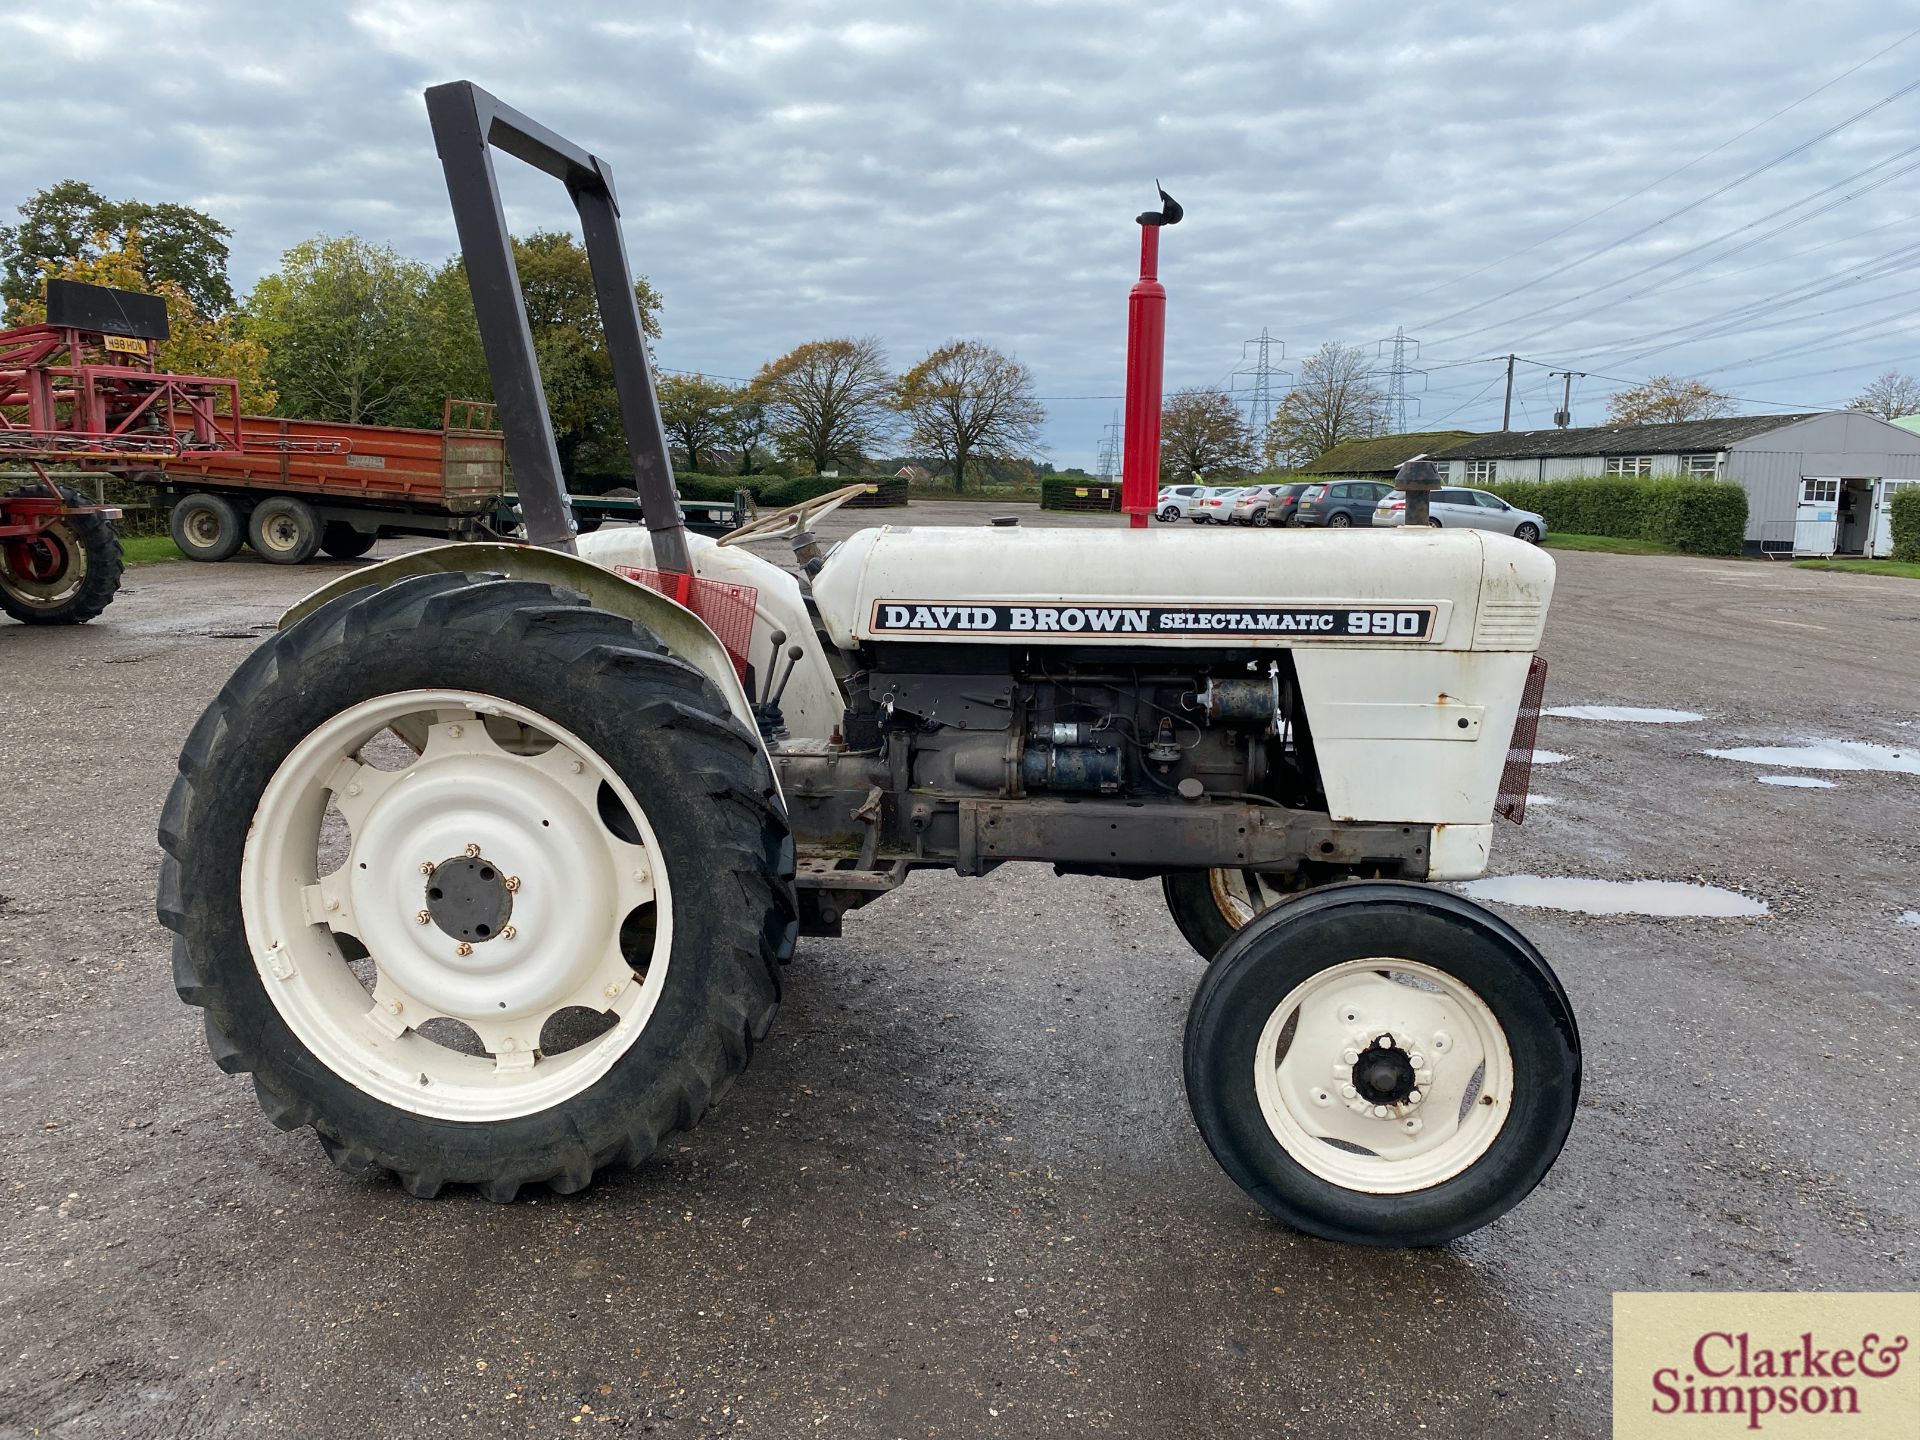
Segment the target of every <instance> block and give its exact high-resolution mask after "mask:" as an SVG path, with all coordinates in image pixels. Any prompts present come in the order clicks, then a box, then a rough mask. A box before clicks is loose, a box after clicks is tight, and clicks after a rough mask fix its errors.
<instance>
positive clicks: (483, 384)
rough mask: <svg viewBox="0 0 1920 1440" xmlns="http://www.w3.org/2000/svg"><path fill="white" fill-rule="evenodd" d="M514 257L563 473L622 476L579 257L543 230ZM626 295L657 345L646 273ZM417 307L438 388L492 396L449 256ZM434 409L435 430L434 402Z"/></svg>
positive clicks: (613, 410)
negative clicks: (606, 471)
mask: <svg viewBox="0 0 1920 1440" xmlns="http://www.w3.org/2000/svg"><path fill="white" fill-rule="evenodd" d="M513 259H514V266H515V268H516V269H517V270H518V272H519V276H520V291H521V294H522V296H523V297H524V299H525V300H526V306H527V324H528V327H529V328H530V329H531V330H532V332H533V352H534V358H535V360H536V361H537V362H538V364H539V366H540V378H541V382H542V385H543V387H544V389H545V390H546V394H547V411H548V414H549V415H550V416H551V417H552V420H553V440H554V447H555V449H556V450H557V451H558V452H559V456H560V464H561V468H562V469H563V470H564V471H565V472H566V473H567V474H569V475H571V474H574V473H576V471H577V470H581V469H593V468H595V467H605V468H609V469H617V470H625V469H627V468H628V466H629V465H630V463H631V462H630V460H629V457H628V454H627V448H626V444H625V441H624V440H623V438H622V434H623V432H622V430H621V425H620V397H619V395H618V393H617V392H616V391H615V390H614V387H613V365H612V362H610V361H609V360H608V358H607V345H606V336H605V331H604V329H603V328H602V326H601V323H600V307H599V303H598V301H597V299H596V297H595V295H594V289H593V269H592V267H591V266H590V265H589V264H588V261H587V252H586V250H585V249H584V248H583V247H582V246H581V245H580V244H579V243H578V242H577V241H576V240H574V238H573V237H572V236H571V235H568V234H566V233H565V232H562V231H548V230H541V231H535V232H534V233H533V234H531V235H528V236H525V237H523V238H518V239H515V240H514V242H513ZM633 298H634V302H635V304H636V305H637V306H638V307H639V310H640V328H641V331H642V333H643V334H644V335H645V336H646V337H647V338H648V339H658V338H659V335H660V321H659V310H660V296H659V293H658V292H657V291H655V290H654V288H653V286H652V285H651V284H650V283H648V281H647V279H646V277H645V276H641V277H639V278H638V279H636V280H635V281H634V285H633ZM423 309H424V318H425V321H426V331H427V333H429V334H430V335H431V336H432V337H433V344H432V348H433V349H434V350H435V351H436V352H437V358H436V361H435V366H434V373H435V376H436V380H437V387H438V390H439V391H442V392H445V393H449V394H455V395H459V396H461V397H462V398H468V399H476V400H479V399H488V398H491V396H492V394H493V391H492V387H491V385H490V383H489V382H488V379H487V362H486V355H485V352H484V351H483V350H482V349H481V346H480V329H479V326H478V324H477V323H476V322H475V320H474V317H473V295H472V291H471V290H470V289H469V288H468V285H467V270H466V266H465V265H464V264H463V263H462V262H461V261H460V260H459V259H458V258H457V257H456V258H455V259H452V260H449V261H448V262H447V263H446V264H445V265H444V266H442V267H441V268H440V270H439V272H438V273H437V274H435V275H434V276H433V277H432V279H431V280H430V281H429V282H428V285H427V287H426V295H425V305H424V307H423ZM434 407H435V416H436V423H437V417H438V407H439V399H438V397H437V395H436V398H435V401H434Z"/></svg>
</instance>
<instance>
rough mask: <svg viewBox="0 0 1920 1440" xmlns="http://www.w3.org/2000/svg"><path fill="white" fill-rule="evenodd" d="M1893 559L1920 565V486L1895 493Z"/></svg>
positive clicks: (1908, 486) (1903, 488)
mask: <svg viewBox="0 0 1920 1440" xmlns="http://www.w3.org/2000/svg"><path fill="white" fill-rule="evenodd" d="M1893 558H1894V559H1896V560H1910V561H1912V562H1913V563H1915V564H1920V485H1903V486H1901V487H1900V488H1899V489H1898V490H1896V491H1894V492H1893Z"/></svg>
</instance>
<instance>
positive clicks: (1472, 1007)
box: [1185, 881, 1580, 1245]
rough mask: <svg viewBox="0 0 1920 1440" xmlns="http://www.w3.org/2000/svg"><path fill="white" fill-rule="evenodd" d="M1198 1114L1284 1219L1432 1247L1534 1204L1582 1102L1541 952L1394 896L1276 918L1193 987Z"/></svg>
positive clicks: (1323, 903)
mask: <svg viewBox="0 0 1920 1440" xmlns="http://www.w3.org/2000/svg"><path fill="white" fill-rule="evenodd" d="M1185 1048H1186V1065H1185V1068H1186V1082H1187V1098H1188V1101H1189V1103H1190V1104H1191V1105H1192V1107H1193V1116H1194V1120H1195V1122H1196V1123H1197V1124H1198V1125H1199V1127H1200V1133H1201V1134H1202V1135H1203V1136H1204V1137H1205V1139H1206V1142H1207V1147H1208V1148H1209V1149H1210V1150H1212V1151H1213V1155H1214V1158H1215V1159H1216V1160H1218V1161H1219V1162H1220V1165H1221V1168H1222V1169H1224V1170H1225V1171H1226V1172H1227V1174H1228V1175H1229V1176H1231V1177H1232V1178H1233V1180H1234V1182H1235V1183H1236V1184H1238V1185H1239V1186H1240V1188H1241V1189H1242V1190H1244V1191H1246V1193H1247V1194H1248V1195H1249V1196H1251V1197H1252V1198H1253V1199H1254V1200H1255V1201H1256V1202H1258V1203H1259V1204H1260V1205H1261V1206H1262V1207H1263V1208H1264V1209H1265V1210H1267V1211H1268V1212H1269V1213H1270V1214H1272V1215H1274V1216H1275V1217H1277V1218H1278V1219H1280V1220H1283V1221H1285V1222H1286V1223H1287V1224H1289V1225H1291V1226H1293V1227H1294V1228H1295V1229H1299V1230H1304V1231H1306V1232H1307V1233H1309V1234H1312V1235H1318V1236H1320V1237H1321V1238H1322V1239H1326V1240H1338V1241H1344V1242H1346V1243H1349V1244H1356V1245H1438V1244H1441V1243H1443V1242H1445V1241H1447V1240H1451V1239H1453V1238H1455V1237H1456V1236H1459V1235H1464V1234H1466V1233H1467V1232H1468V1231H1470V1230H1477V1229H1479V1228H1480V1227H1481V1226H1483V1225H1486V1224H1488V1223H1489V1222H1490V1221H1492V1220H1494V1219H1496V1218H1497V1217H1499V1216H1500V1215H1502V1214H1504V1213H1505V1212H1506V1211H1507V1210H1509V1209H1511V1208H1512V1207H1513V1206H1514V1205H1517V1204H1518V1203H1519V1202H1520V1201H1521V1200H1523V1199H1524V1198H1525V1197H1526V1196H1527V1194H1528V1192H1529V1191H1531V1190H1532V1189H1533V1187H1534V1186H1535V1185H1536V1184H1538V1183H1539V1181H1540V1179H1541V1177H1542V1176H1544V1175H1545V1174H1546V1173H1547V1170H1548V1169H1549V1168H1550V1167H1551V1166H1552V1164H1553V1162H1554V1159H1555V1157H1556V1156H1558V1155H1559V1153H1560V1147H1561V1146H1562V1145H1563V1144H1564V1143H1565V1141H1566V1138H1567V1131H1568V1129H1569V1128H1570V1127H1571V1126H1572V1124H1573V1113H1574V1107H1575V1105H1576V1103H1577V1101H1578V1099H1579V1094H1580V1036H1579V1032H1578V1030H1577V1029H1576V1027H1575V1025H1574V1019H1573V1010H1572V1007H1571V1006H1570V1005H1569V1004H1568V1001H1567V996H1566V992H1565V991H1564V990H1563V989H1562V988H1561V986H1560V982H1559V981H1558V980H1557V979H1556V978H1555V977H1554V974H1553V972H1552V970H1550V969H1549V968H1548V967H1547V963H1546V961H1545V960H1543V959H1542V958H1541V956H1540V952H1539V951H1538V950H1536V949H1534V947H1533V946H1532V945H1531V944H1529V943H1528V942H1527V940H1526V939H1525V938H1524V937H1523V936H1522V935H1521V934H1520V933H1519V932H1518V931H1517V930H1515V929H1514V928H1513V927H1512V926H1511V925H1508V924H1507V923H1506V922H1505V921H1504V920H1502V919H1500V918H1499V917H1498V916H1496V915H1494V914H1493V913H1492V912H1491V911H1488V910H1485V909H1482V908H1481V907H1480V906H1478V905H1475V904H1473V903H1472V902H1471V901H1468V900H1464V899H1462V898H1461V897H1459V896H1457V895H1453V894H1449V893H1447V892H1445V891H1438V890H1430V889H1428V888H1427V887H1425V886H1421V885H1411V884H1406V883H1403V882H1399V881H1369V882H1363V883H1360V884H1355V885H1341V886H1335V887H1331V888H1329V889H1326V890H1322V891H1320V892H1318V893H1317V894H1313V895H1305V896H1302V897H1301V898H1300V899H1298V900H1295V901H1293V902H1291V903H1289V904H1287V905H1284V906H1281V907H1279V908H1277V909H1274V910H1270V911H1268V912H1267V913H1266V914H1265V915H1263V916H1261V917H1260V918H1259V919H1258V920H1256V921H1254V922H1253V923H1252V924H1251V925H1248V926H1247V927H1246V928H1245V929H1243V930H1241V931H1240V933H1239V934H1238V935H1236V936H1235V937H1234V939H1233V940H1232V941H1231V942H1230V943H1229V944H1228V945H1227V946H1226V948H1225V949H1223V950H1222V951H1221V952H1220V954H1219V956H1218V958H1216V959H1215V961H1214V962H1213V964H1212V965H1211V966H1210V967H1208V969H1207V973H1206V974H1205V976H1203V977H1202V979H1201V981H1200V988H1199V990H1198V991H1197V992H1196V993H1195V995H1194V997H1193V1006H1192V1009H1191V1010H1190V1011H1189V1012H1188V1016H1187V1033H1186V1047H1185Z"/></svg>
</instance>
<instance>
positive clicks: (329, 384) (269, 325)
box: [244, 235, 440, 425]
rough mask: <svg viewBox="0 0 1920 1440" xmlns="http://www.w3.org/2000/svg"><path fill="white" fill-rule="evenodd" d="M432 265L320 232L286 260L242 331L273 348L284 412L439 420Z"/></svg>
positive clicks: (379, 421)
mask: <svg viewBox="0 0 1920 1440" xmlns="http://www.w3.org/2000/svg"><path fill="white" fill-rule="evenodd" d="M427 281H428V272H427V267H426V266H424V265H422V264H420V263H419V262H418V261H417V260H408V259H406V258H405V257H404V256H402V255H400V254H398V253H397V252H395V251H394V249H393V248H392V247H391V246H387V245H373V244H369V243H368V242H367V241H365V240H362V239H360V238H359V237H358V236H356V235H320V236H316V237H315V238H313V239H311V240H303V241H302V242H301V243H300V244H298V245H296V246H294V247H293V248H292V249H291V250H289V251H287V252H286V254H285V255H283V256H282V257H281V261H280V269H279V270H277V271H275V272H274V273H273V274H271V275H265V276H262V277H261V279H260V281H259V283H258V284H256V285H255V286H254V287H253V293H252V294H250V295H249V296H248V297H247V303H246V307H245V312H244V318H245V333H246V334H247V336H248V337H249V338H251V339H254V340H258V341H260V342H261V343H262V344H264V345H265V346H266V347H267V353H268V354H269V356H271V357H272V358H271V365H272V370H273V378H274V381H275V382H276V383H277V384H278V386H279V389H280V413H281V414H283V415H289V416H292V417H294V418H296V419H302V420H344V421H346V422H347V423H349V424H353V425H422V424H438V423H439V418H440V394H439V382H438V373H437V366H436V357H435V355H434V350H433V346H432V345H431V344H430V343H429V342H430V334H429V327H428V324H427V316H426V290H427Z"/></svg>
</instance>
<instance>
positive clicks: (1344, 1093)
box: [1340, 1085, 1360, 1100]
mask: <svg viewBox="0 0 1920 1440" xmlns="http://www.w3.org/2000/svg"><path fill="white" fill-rule="evenodd" d="M1359 1093H1360V1092H1359V1091H1358V1090H1356V1089H1354V1088H1353V1086H1351V1085H1342V1086H1341V1087H1340V1097H1341V1098H1342V1099H1343V1100H1351V1099H1353V1098H1354V1097H1355V1096H1356V1095H1358V1094H1359Z"/></svg>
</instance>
